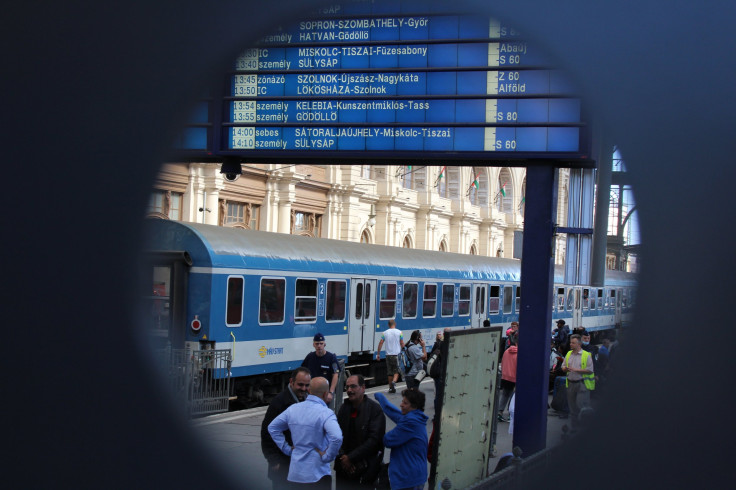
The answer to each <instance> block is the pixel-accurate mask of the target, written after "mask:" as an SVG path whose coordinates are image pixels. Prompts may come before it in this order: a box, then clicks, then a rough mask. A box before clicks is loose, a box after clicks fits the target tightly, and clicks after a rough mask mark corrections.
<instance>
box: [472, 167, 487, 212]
mask: <svg viewBox="0 0 736 490" xmlns="http://www.w3.org/2000/svg"><path fill="white" fill-rule="evenodd" d="M475 171H476V172H477V173H476V174H475V175H473V172H472V170H471V173H470V178H471V179H475V180H471V186H470V190H469V192H468V199H470V203H471V204H474V205H476V206H485V205H487V204H488V175H487V174H486V171H485V169H475ZM473 182H477V185H474V184H473Z"/></svg>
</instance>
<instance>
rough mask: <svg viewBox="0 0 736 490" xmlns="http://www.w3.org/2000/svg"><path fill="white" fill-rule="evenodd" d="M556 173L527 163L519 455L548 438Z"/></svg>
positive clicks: (517, 420) (517, 421) (517, 411)
mask: <svg viewBox="0 0 736 490" xmlns="http://www.w3.org/2000/svg"><path fill="white" fill-rule="evenodd" d="M558 176H559V171H558V169H556V168H552V167H547V166H529V167H527V174H526V189H527V192H526V196H527V199H526V214H525V216H524V245H523V256H522V260H521V311H520V312H519V354H518V367H517V374H516V401H515V415H514V442H513V444H514V446H519V447H520V448H521V449H522V450H523V451H524V456H530V455H532V454H533V453H536V452H537V451H541V450H542V449H544V448H545V447H546V443H547V398H548V380H549V354H550V337H551V330H552V288H553V286H554V228H555V221H556V218H557V216H556V210H557V185H558Z"/></svg>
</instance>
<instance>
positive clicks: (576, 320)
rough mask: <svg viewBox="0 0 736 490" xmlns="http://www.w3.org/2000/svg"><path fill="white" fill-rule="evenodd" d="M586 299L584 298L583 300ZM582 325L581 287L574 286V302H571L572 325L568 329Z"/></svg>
mask: <svg viewBox="0 0 736 490" xmlns="http://www.w3.org/2000/svg"><path fill="white" fill-rule="evenodd" d="M587 300H588V299H587V298H585V301H587ZM582 325H583V288H579V287H576V288H575V303H574V304H573V310H572V326H571V327H570V331H571V333H572V329H573V328H575V327H581V326H582Z"/></svg>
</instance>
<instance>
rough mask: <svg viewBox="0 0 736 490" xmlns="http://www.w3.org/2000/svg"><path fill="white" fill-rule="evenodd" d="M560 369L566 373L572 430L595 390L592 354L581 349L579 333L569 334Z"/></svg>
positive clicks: (575, 427) (588, 404) (588, 405)
mask: <svg viewBox="0 0 736 490" xmlns="http://www.w3.org/2000/svg"><path fill="white" fill-rule="evenodd" d="M562 370H563V371H565V373H567V380H566V382H565V386H567V403H568V405H569V406H570V425H572V430H573V431H574V430H576V429H577V425H578V416H579V415H580V411H581V410H582V409H583V408H588V407H590V392H591V391H593V390H595V374H594V372H593V356H592V355H591V354H590V352H587V351H584V350H583V349H582V342H581V340H580V335H577V334H574V335H571V336H570V350H569V351H568V353H567V354H566V355H565V362H564V364H563V365H562Z"/></svg>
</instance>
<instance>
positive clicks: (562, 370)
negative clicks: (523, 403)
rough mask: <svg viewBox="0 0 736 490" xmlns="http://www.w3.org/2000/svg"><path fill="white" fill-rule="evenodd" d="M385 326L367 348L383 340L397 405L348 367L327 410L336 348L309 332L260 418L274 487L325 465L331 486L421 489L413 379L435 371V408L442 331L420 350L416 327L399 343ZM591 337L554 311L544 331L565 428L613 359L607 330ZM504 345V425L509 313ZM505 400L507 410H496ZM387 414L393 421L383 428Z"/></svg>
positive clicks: (418, 408)
mask: <svg viewBox="0 0 736 490" xmlns="http://www.w3.org/2000/svg"><path fill="white" fill-rule="evenodd" d="M388 326H389V328H388V329H386V330H385V331H384V333H383V334H382V336H381V340H380V342H379V344H378V349H377V354H376V356H377V359H380V352H381V349H382V348H383V347H384V346H385V351H386V360H385V362H386V369H387V373H388V393H396V383H397V382H398V376H399V372H401V374H402V375H403V376H404V379H405V380H406V386H407V388H406V389H405V390H403V391H402V392H401V403H400V404H399V406H398V407H397V406H395V405H394V404H392V403H391V402H390V401H389V400H388V398H387V397H386V396H385V395H384V394H383V393H376V394H375V395H374V396H375V401H374V400H372V399H370V398H369V397H368V396H366V394H365V388H366V386H365V378H364V377H363V376H362V375H360V374H356V375H352V376H350V377H348V378H347V380H346V382H345V388H346V393H347V402H345V403H343V404H342V405H341V406H340V407H339V409H338V410H337V413H335V389H336V386H337V381H338V377H339V370H340V367H339V364H338V362H337V357H336V356H335V354H333V353H331V352H329V351H327V350H326V342H325V338H324V336H323V335H322V334H319V333H318V334H316V335H315V336H314V339H313V346H314V351H313V352H310V353H309V354H308V355H307V356H306V357H305V359H304V362H303V363H302V366H301V367H299V368H297V369H296V370H294V371H293V373H292V374H291V377H290V379H289V383H288V385H287V386H286V388H285V389H284V391H282V392H281V393H280V394H278V395H277V396H276V397H274V398H273V399H272V401H271V403H270V404H269V407H268V409H267V411H266V414H265V416H264V419H263V423H262V426H261V448H262V451H263V455H264V456H265V458H266V460H267V461H268V477H269V479H270V480H271V481H272V484H273V488H274V489H283V488H301V487H304V486H313V487H318V488H323V489H325V490H328V489H330V488H331V487H332V466H333V465H334V471H335V476H336V488H339V489H343V488H345V489H364V488H392V489H412V490H419V489H423V488H424V485H425V483H426V481H427V476H428V475H427V461H428V459H430V458H431V454H430V453H429V447H431V438H428V437H427V422H428V417H427V415H426V414H425V413H424V407H425V395H424V393H423V392H422V391H420V390H419V383H420V382H421V380H422V379H423V378H424V376H426V375H429V376H430V377H431V378H432V379H433V380H434V383H435V401H434V404H435V407H434V408H435V411H434V413H435V417H436V416H437V414H439V413H440V407H438V406H437V405H438V403H441V399H442V394H443V391H444V385H443V381H442V377H441V376H439V373H440V372H441V370H440V366H441V364H442V359H441V346H442V343H443V341H444V336H443V334H444V333H445V332H446V331H448V330H449V329H445V332H440V333H438V334H437V337H436V338H435V342H434V345H433V348H432V350H431V352H429V353H427V348H426V343H425V341H424V339H423V338H422V335H421V332H420V331H419V330H415V331H414V332H412V334H411V337H410V340H409V342H407V343H404V339H403V335H402V332H401V331H400V330H398V329H397V328H396V324H395V322H394V321H393V320H390V321H389V322H388ZM484 326H490V322H489V321H488V320H486V322H484ZM590 340H591V336H590V333H589V332H587V331H586V330H585V329H582V328H580V329H574V330H573V332H572V333H570V331H569V328H568V326H567V325H566V324H565V321H564V320H559V321H558V322H557V327H556V328H555V329H554V331H553V332H552V344H551V346H550V347H551V353H550V386H551V392H552V393H553V401H552V406H551V408H552V409H553V410H555V413H559V415H560V416H562V417H570V419H571V425H572V428H573V430H576V428H577V426H578V425H579V420H580V419H581V418H583V413H585V410H588V409H589V407H590V396H591V393H592V392H593V390H595V388H596V383H598V386H599V387H600V385H601V384H605V380H606V378H607V376H609V375H610V373H611V372H612V369H613V364H614V363H613V362H612V360H613V358H614V355H613V354H614V352H615V348H616V345H617V342H616V341H615V338H611V336H607V337H605V338H603V339H602V344H601V345H593V344H591V342H590ZM503 347H504V348H503V354H502V357H501V362H500V366H501V382H500V387H499V389H500V396H499V404H498V420H499V421H501V422H510V426H509V432H511V433H512V432H513V414H514V404H515V396H514V392H515V388H516V367H517V355H518V349H519V323H518V322H512V323H511V326H510V328H509V329H508V330H507V331H506V335H505V341H504V343H503ZM402 349H405V352H406V357H407V358H408V360H409V363H410V366H411V367H410V368H409V367H407V368H406V370H404V371H402V369H401V366H399V362H400V361H399V359H398V357H399V354H400V353H401V352H402ZM558 391H559V393H560V394H559V396H558V394H557V392H558ZM558 398H559V399H560V400H562V399H563V398H564V402H565V403H564V406H559V407H558V406H555V402H556V400H558ZM507 406H508V409H509V415H510V417H506V416H505V415H504V414H505V411H506V409H507ZM386 417H388V418H389V419H391V421H393V422H394V424H395V427H394V428H393V429H391V430H389V431H388V432H386ZM433 423H434V424H436V420H434V421H433ZM432 432H434V431H432ZM432 435H434V434H432ZM386 448H390V449H391V456H390V462H389V464H385V463H384V451H385V449H386Z"/></svg>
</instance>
